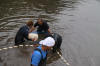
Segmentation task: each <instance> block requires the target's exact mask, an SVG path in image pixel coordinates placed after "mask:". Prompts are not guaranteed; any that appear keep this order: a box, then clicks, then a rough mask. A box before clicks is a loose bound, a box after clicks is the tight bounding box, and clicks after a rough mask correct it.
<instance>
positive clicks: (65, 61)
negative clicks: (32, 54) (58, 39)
mask: <svg viewBox="0 0 100 66" xmlns="http://www.w3.org/2000/svg"><path fill="white" fill-rule="evenodd" d="M23 46H25V47H33V45H18V46H10V47H7V48H6V47H5V48H1V49H0V51H2V50H7V49H13V48H18V47H23ZM57 54H58V55H59V56H60V57H61V59H62V61H63V62H64V63H65V64H66V65H67V66H70V64H69V63H68V62H67V60H65V59H64V57H63V56H61V54H60V53H59V52H58V51H57Z"/></svg>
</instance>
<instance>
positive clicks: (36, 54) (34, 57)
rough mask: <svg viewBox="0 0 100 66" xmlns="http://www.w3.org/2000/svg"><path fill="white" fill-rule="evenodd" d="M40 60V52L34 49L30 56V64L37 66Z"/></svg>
mask: <svg viewBox="0 0 100 66" xmlns="http://www.w3.org/2000/svg"><path fill="white" fill-rule="evenodd" d="M40 60H41V54H40V52H39V51H35V52H34V53H33V55H32V58H31V64H32V65H33V66H38V64H39V62H40Z"/></svg>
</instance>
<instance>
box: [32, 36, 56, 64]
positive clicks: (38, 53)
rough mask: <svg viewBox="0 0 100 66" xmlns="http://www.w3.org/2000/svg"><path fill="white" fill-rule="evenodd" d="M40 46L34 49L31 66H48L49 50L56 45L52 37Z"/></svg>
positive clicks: (42, 41)
mask: <svg viewBox="0 0 100 66" xmlns="http://www.w3.org/2000/svg"><path fill="white" fill-rule="evenodd" d="M39 44H40V45H39V46H38V47H36V49H34V52H33V54H32V57H31V66H46V58H47V53H48V50H50V49H51V48H52V47H53V46H54V45H55V40H54V39H53V38H52V37H47V38H45V39H44V40H41V41H40V42H39Z"/></svg>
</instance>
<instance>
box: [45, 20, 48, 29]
mask: <svg viewBox="0 0 100 66" xmlns="http://www.w3.org/2000/svg"><path fill="white" fill-rule="evenodd" d="M48 29H49V25H48V24H47V23H46V22H45V30H48Z"/></svg>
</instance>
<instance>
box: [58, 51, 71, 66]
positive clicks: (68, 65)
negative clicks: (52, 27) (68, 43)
mask: <svg viewBox="0 0 100 66" xmlns="http://www.w3.org/2000/svg"><path fill="white" fill-rule="evenodd" d="M57 54H58V55H59V56H60V57H61V59H62V60H63V62H64V63H65V64H66V65H67V66H70V64H69V63H68V62H67V60H65V59H64V57H63V56H61V54H60V53H59V52H58V51H57Z"/></svg>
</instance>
